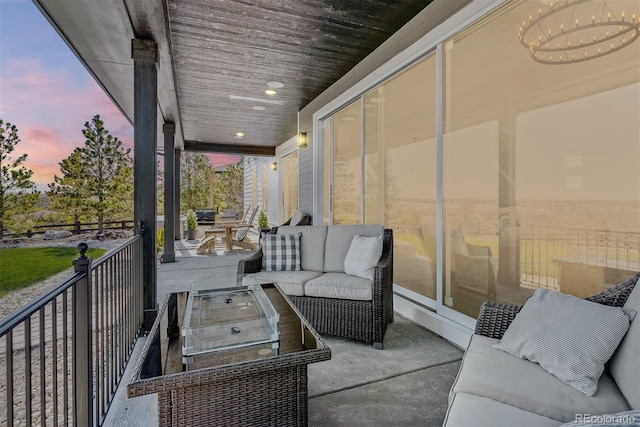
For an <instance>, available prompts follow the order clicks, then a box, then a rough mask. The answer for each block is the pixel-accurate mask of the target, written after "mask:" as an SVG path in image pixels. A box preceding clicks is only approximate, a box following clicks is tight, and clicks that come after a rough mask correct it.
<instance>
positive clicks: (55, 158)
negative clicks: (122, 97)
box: [0, 58, 133, 186]
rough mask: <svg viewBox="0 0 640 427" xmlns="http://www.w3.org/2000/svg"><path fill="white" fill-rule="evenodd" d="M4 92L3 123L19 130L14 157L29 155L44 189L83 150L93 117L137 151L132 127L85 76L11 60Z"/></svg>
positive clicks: (0, 86)
mask: <svg viewBox="0 0 640 427" xmlns="http://www.w3.org/2000/svg"><path fill="white" fill-rule="evenodd" d="M74 65H76V64H74ZM77 66H78V67H79V64H77ZM75 74H78V73H75ZM0 93H1V94H2V97H1V98H0V118H2V119H3V120H4V121H5V122H11V123H13V124H15V125H16V126H17V127H18V129H19V135H20V139H21V143H20V144H19V145H18V147H16V153H17V154H21V153H27V155H28V161H27V166H28V167H30V168H31V169H32V170H33V171H34V177H33V181H34V182H36V183H37V184H40V186H42V185H46V184H47V183H49V182H51V181H53V175H54V174H56V173H59V169H58V163H59V162H60V161H61V160H62V159H63V158H65V157H67V156H68V155H69V154H70V153H71V152H72V151H73V149H74V148H75V147H78V146H82V145H84V136H83V135H82V129H83V128H84V123H85V122H87V121H90V120H91V118H92V117H93V115H95V114H100V116H101V118H102V120H103V121H104V123H105V127H106V128H107V130H108V131H109V132H110V133H111V134H112V135H114V136H116V137H118V138H119V139H120V140H121V141H122V142H123V145H125V146H127V147H132V146H133V144H132V142H133V129H132V127H131V125H130V124H129V122H128V121H127V119H126V118H125V117H124V116H123V115H122V114H121V113H120V111H119V110H118V109H117V107H116V106H115V105H113V103H112V102H111V100H110V99H109V98H108V97H107V96H106V95H105V94H104V92H103V91H102V89H101V88H100V87H99V86H98V85H97V84H96V83H95V82H94V81H93V79H92V78H91V77H90V76H89V75H88V74H86V72H84V75H82V74H80V76H78V75H74V73H73V72H72V71H70V70H69V69H68V68H64V67H62V68H57V69H56V68H50V69H46V67H44V66H43V64H42V63H41V62H40V60H39V59H36V58H29V59H8V60H6V62H5V64H4V70H3V76H2V79H1V80H0Z"/></svg>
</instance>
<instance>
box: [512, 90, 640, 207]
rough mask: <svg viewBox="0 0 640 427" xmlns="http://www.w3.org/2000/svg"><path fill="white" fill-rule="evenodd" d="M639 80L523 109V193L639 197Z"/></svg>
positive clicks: (519, 151) (519, 149)
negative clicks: (586, 95)
mask: <svg viewBox="0 0 640 427" xmlns="http://www.w3.org/2000/svg"><path fill="white" fill-rule="evenodd" d="M639 116H640V84H638V83H635V84H633V85H630V86H624V87H621V88H618V89H613V90H610V91H607V92H602V93H598V94H595V95H591V96H588V97H585V98H580V99H576V100H573V101H568V102H564V103H561V104H556V105H550V106H547V107H544V108H538V109H536V110H532V111H527V112H525V113H522V114H520V115H518V120H517V123H518V126H517V130H516V135H517V137H516V155H517V160H516V173H517V178H516V182H517V187H518V196H519V198H521V199H570V200H585V199H586V200H638V199H640V168H639V167H638V164H639V163H638V160H640V126H639V125H638V117H639Z"/></svg>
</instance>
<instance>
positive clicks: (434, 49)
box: [313, 0, 506, 346]
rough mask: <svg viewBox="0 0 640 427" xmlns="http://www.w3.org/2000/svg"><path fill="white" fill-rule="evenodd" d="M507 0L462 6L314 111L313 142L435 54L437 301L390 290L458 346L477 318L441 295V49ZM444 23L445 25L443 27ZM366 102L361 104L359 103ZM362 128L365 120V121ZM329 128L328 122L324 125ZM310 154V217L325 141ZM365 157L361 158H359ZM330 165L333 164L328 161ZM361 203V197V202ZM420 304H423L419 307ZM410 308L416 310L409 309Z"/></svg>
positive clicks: (318, 203) (317, 213) (318, 213)
mask: <svg viewBox="0 0 640 427" xmlns="http://www.w3.org/2000/svg"><path fill="white" fill-rule="evenodd" d="M505 2H506V0H492V1H489V2H483V4H479V2H474V3H471V4H469V5H467V7H465V8H464V9H463V10H461V11H460V12H458V13H456V14H454V15H453V16H451V17H450V18H449V19H448V20H447V21H446V25H440V26H438V27H436V28H435V29H434V30H432V31H430V32H429V33H427V34H426V35H425V36H423V37H422V39H420V40H419V41H417V42H416V43H414V44H413V45H412V46H410V47H409V48H407V49H405V50H404V51H403V52H400V53H398V54H397V55H396V57H395V58H394V59H393V60H391V61H388V62H387V63H385V64H384V65H382V66H380V67H379V68H378V69H376V70H375V71H373V72H372V73H371V74H369V75H368V76H366V77H365V78H363V79H362V80H360V81H359V82H358V83H356V84H355V85H354V86H352V87H351V88H350V89H348V90H347V91H346V92H344V93H343V94H341V95H340V96H338V97H337V98H335V99H334V100H333V101H332V102H329V103H328V104H326V105H325V106H324V107H322V108H321V109H320V110H318V111H316V112H315V113H314V114H313V134H314V141H324V135H323V129H324V128H323V126H324V124H325V121H326V120H329V121H330V123H331V120H332V116H333V115H334V114H336V113H337V112H338V111H340V110H342V109H344V108H346V107H347V106H348V105H350V104H351V103H353V102H355V101H357V100H361V101H363V97H364V95H365V94H366V93H367V92H369V91H371V90H374V89H375V88H376V87H378V86H379V85H380V84H382V83H383V82H384V81H386V80H388V79H390V78H391V77H393V76H394V75H396V74H398V73H400V72H402V71H403V70H405V69H407V68H408V67H409V66H410V65H411V64H412V63H414V62H416V61H419V60H420V59H421V58H425V57H428V56H429V55H431V54H434V53H435V55H436V82H435V84H436V142H437V162H436V163H437V164H436V173H437V177H436V182H437V184H436V185H437V189H436V192H437V195H436V299H435V300H434V299H432V298H429V297H426V296H424V295H421V294H418V293H417V292H414V291H411V290H409V289H406V288H404V287H402V286H400V285H397V284H394V293H395V294H397V295H398V296H402V297H403V298H404V299H405V300H408V303H409V304H414V305H415V308H416V309H418V311H421V314H419V317H422V318H424V316H427V317H429V316H432V317H436V318H437V319H436V320H437V321H440V322H441V323H442V324H445V326H444V328H445V329H446V328H453V329H457V331H453V332H452V337H453V336H455V338H451V339H453V340H454V342H456V343H458V344H459V345H462V346H464V341H465V340H464V339H462V338H460V336H461V335H460V333H462V335H464V334H468V335H469V336H470V335H471V333H472V332H473V329H474V328H475V323H476V320H475V319H473V318H471V317H469V316H467V315H465V314H462V313H460V312H458V311H455V310H453V309H451V308H449V307H447V306H446V305H445V304H444V295H443V286H445V285H444V283H445V280H444V279H445V277H444V274H446V271H445V268H444V267H445V265H444V253H443V247H444V246H443V243H444V242H443V237H444V234H443V224H444V223H443V221H444V212H443V206H444V204H443V135H444V122H445V114H446V112H445V111H444V109H445V108H446V106H445V105H444V90H445V85H446V81H445V75H444V72H445V64H444V51H445V45H444V43H445V41H446V40H447V39H448V38H449V37H451V36H453V35H454V34H456V33H457V32H459V31H460V30H461V29H463V28H464V27H466V26H467V25H469V24H471V23H473V22H475V21H477V20H479V19H480V18H482V17H483V16H485V15H487V14H488V13H490V12H492V11H493V10H494V9H496V8H498V7H499V6H501V5H502V4H504V3H505ZM444 27H446V28H444ZM363 105H364V102H363ZM363 126H364V121H363ZM328 128H329V129H331V128H332V126H329V127H328ZM361 138H362V140H361V145H363V144H364V132H363V133H362V135H361ZM329 143H330V144H331V145H333V139H332V137H331V138H329ZM313 150H314V152H313V157H314V169H313V170H314V177H313V178H314V180H313V188H314V193H313V194H314V200H313V203H314V210H313V215H314V217H315V218H322V215H323V194H324V177H323V170H324V162H325V161H330V162H331V160H332V159H331V158H330V159H324V153H323V144H322V143H319V144H314V146H313ZM332 152H333V147H330V149H329V153H330V154H329V155H330V156H331V153H332ZM362 161H364V160H362ZM330 165H331V163H330ZM330 173H331V176H330V179H329V183H330V189H331V187H332V185H331V184H332V174H333V173H332V171H331V168H330ZM331 197H332V195H331V194H329V200H331ZM362 203H364V199H363V200H362ZM332 209H333V206H330V218H332V217H333V216H332V215H333V212H332ZM361 209H362V210H361V212H362V214H363V215H364V207H363V206H362V207H361ZM420 307H422V308H420ZM412 311H414V310H412ZM438 333H440V334H441V335H443V336H445V337H446V335H447V334H446V333H444V334H443V333H441V332H438Z"/></svg>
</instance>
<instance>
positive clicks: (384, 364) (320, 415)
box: [103, 241, 463, 427]
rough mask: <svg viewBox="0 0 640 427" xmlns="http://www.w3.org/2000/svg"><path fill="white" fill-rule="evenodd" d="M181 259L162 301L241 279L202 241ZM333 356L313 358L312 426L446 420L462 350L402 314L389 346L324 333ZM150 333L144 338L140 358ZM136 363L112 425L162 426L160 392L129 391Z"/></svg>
mask: <svg viewBox="0 0 640 427" xmlns="http://www.w3.org/2000/svg"><path fill="white" fill-rule="evenodd" d="M179 246H180V248H179V250H177V251H176V252H177V253H176V262H174V263H168V264H159V265H158V301H159V302H162V301H163V300H164V298H165V296H166V295H167V294H168V293H171V292H176V291H181V290H188V289H190V287H191V286H192V285H193V286H195V287H196V288H198V289H211V288H222V287H229V286H235V283H236V268H237V265H238V260H240V259H242V258H244V257H247V256H249V255H250V254H251V252H246V253H243V254H233V255H224V256H221V255H208V256H197V255H195V247H197V244H196V242H185V241H182V242H180V245H179ZM324 338H325V341H326V343H327V344H328V346H329V347H330V348H331V360H329V361H326V362H321V363H315V364H311V365H309V367H308V375H309V425H310V426H439V425H442V421H443V419H444V415H445V412H446V408H447V397H448V393H449V389H450V387H451V384H452V383H453V381H454V379H455V376H456V374H457V372H458V368H459V365H460V360H461V358H462V354H463V352H462V351H461V350H460V349H459V348H457V347H455V346H453V345H452V344H450V343H448V342H447V341H445V340H443V339H442V338H440V337H439V336H437V335H435V334H433V333H431V332H429V331H428V330H426V329H424V328H422V327H420V326H418V325H416V324H414V323H412V322H410V321H408V320H406V319H404V318H402V317H401V316H399V315H397V314H396V316H395V322H394V323H393V324H391V325H389V328H388V329H387V334H386V336H385V340H384V350H381V351H380V350H374V349H373V348H372V347H371V346H370V345H367V344H364V343H359V342H356V341H353V340H348V339H341V338H335V337H328V336H325V337H324ZM143 342H144V338H141V339H139V340H138V343H137V345H136V349H135V351H134V355H133V359H132V360H135V359H136V358H137V357H138V355H139V352H140V349H141V347H142V344H143ZM132 367H133V363H129V366H128V367H127V371H126V372H125V375H124V377H123V380H122V383H121V386H120V387H119V388H118V390H117V393H116V397H115V400H114V402H113V404H112V406H111V409H110V411H109V413H108V415H107V417H106V419H105V422H104V424H103V425H105V426H113V427H116V426H117V427H120V426H132V427H135V426H140V427H143V426H154V425H157V407H156V405H157V398H156V396H155V395H150V396H143V397H136V398H131V399H128V398H127V397H126V390H125V389H126V384H128V382H129V381H130V378H131V370H132Z"/></svg>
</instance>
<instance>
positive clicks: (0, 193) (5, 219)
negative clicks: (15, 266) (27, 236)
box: [0, 119, 38, 238]
mask: <svg viewBox="0 0 640 427" xmlns="http://www.w3.org/2000/svg"><path fill="white" fill-rule="evenodd" d="M19 143H20V137H19V136H18V128H17V127H16V126H15V125H12V124H11V123H8V122H7V123H6V124H5V123H4V122H3V121H2V119H0V238H1V237H2V235H3V233H4V230H5V227H11V226H12V224H13V223H17V222H19V221H20V217H22V216H23V214H24V213H26V212H27V211H28V210H29V209H30V208H31V207H32V206H34V205H35V203H36V202H37V201H38V192H37V191H36V187H35V184H34V183H33V182H31V176H32V175H33V171H32V170H30V169H27V168H26V167H25V166H24V162H25V160H26V159H27V154H26V153H25V154H23V155H21V156H18V157H17V158H13V157H12V156H11V153H12V152H13V151H14V150H15V147H16V145H18V144H19Z"/></svg>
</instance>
